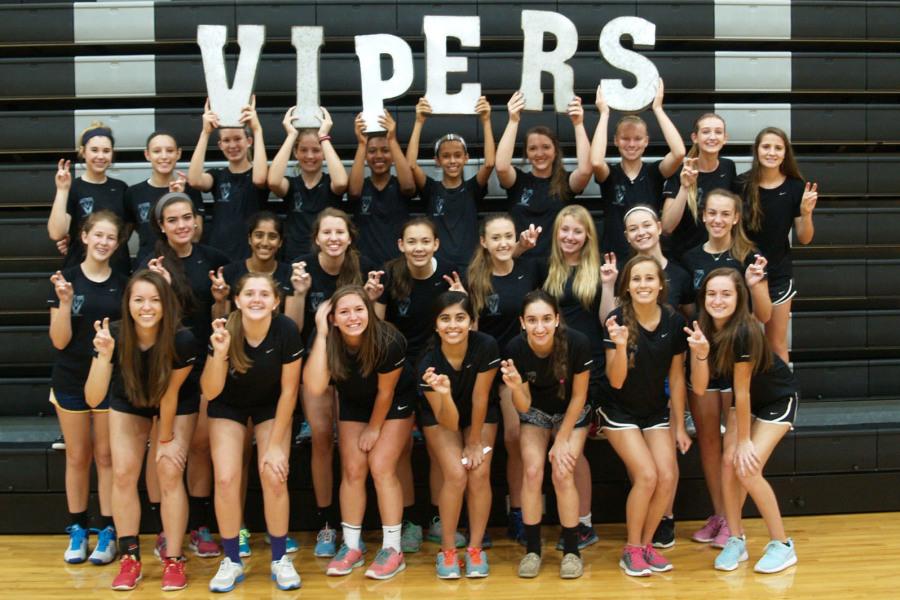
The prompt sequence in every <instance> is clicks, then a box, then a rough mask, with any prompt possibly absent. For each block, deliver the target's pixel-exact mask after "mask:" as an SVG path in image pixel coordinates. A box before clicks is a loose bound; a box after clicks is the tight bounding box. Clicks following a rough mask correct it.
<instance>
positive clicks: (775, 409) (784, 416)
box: [750, 394, 800, 429]
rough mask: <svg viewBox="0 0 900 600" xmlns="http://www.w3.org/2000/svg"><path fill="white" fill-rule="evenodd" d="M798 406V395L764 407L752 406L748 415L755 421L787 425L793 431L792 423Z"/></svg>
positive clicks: (795, 417) (795, 418)
mask: <svg viewBox="0 0 900 600" xmlns="http://www.w3.org/2000/svg"><path fill="white" fill-rule="evenodd" d="M798 404H800V394H793V395H791V396H787V397H785V398H781V399H779V400H776V401H775V402H771V403H769V404H767V405H765V406H759V407H757V406H753V407H751V408H750V414H752V415H753V416H754V417H756V420H757V421H761V422H763V423H774V424H776V425H787V426H789V427H790V428H791V429H793V428H794V422H795V421H796V420H797V405H798Z"/></svg>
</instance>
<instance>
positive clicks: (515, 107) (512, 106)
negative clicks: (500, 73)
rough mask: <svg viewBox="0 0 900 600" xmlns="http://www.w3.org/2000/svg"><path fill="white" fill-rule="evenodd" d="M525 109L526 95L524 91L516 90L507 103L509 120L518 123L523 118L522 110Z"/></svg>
mask: <svg viewBox="0 0 900 600" xmlns="http://www.w3.org/2000/svg"><path fill="white" fill-rule="evenodd" d="M524 108H525V94H523V93H522V90H516V92H515V93H514V94H513V95H512V97H511V98H510V99H509V102H507V103H506V111H507V112H508V113H509V120H510V121H512V122H513V123H518V122H519V119H521V118H522V110H524Z"/></svg>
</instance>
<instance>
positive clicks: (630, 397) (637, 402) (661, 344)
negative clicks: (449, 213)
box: [600, 306, 688, 418]
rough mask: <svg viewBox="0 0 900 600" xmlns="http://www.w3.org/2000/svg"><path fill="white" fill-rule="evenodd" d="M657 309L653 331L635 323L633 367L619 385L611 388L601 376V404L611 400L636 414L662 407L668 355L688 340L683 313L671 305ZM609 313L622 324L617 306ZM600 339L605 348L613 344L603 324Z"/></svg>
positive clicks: (682, 349)
mask: <svg viewBox="0 0 900 600" xmlns="http://www.w3.org/2000/svg"><path fill="white" fill-rule="evenodd" d="M661 310H662V314H661V315H660V319H659V325H658V326H657V327H656V330H655V331H647V330H646V329H644V328H643V327H641V326H640V324H638V331H639V333H640V338H639V339H638V343H637V350H636V352H635V356H634V367H630V368H629V369H628V375H627V376H626V378H625V383H624V384H623V385H622V387H621V389H615V388H613V387H612V385H610V383H609V379H607V378H606V377H605V376H604V377H603V378H602V379H601V382H600V385H601V388H600V403H601V405H602V404H607V403H608V404H612V405H614V406H616V407H618V408H620V409H622V410H624V411H625V412H626V413H628V414H629V415H632V416H635V417H639V418H646V417H649V416H651V415H654V414H657V413H659V412H660V411H662V410H664V409H665V408H666V404H667V402H668V399H667V398H666V389H665V385H666V377H668V376H669V368H670V367H671V365H672V358H673V357H674V356H675V355H677V354H682V353H684V352H686V351H687V349H688V344H687V338H686V337H685V334H684V327H685V320H684V317H682V316H681V315H680V314H678V313H677V312H675V310H674V309H672V308H671V307H667V306H662V307H661ZM610 315H615V316H616V322H617V323H618V324H619V325H624V324H625V321H624V320H623V319H622V309H621V308H616V309H615V310H613V311H612V312H611V313H610ZM603 343H604V344H605V345H606V347H607V348H609V349H615V347H616V345H615V343H613V341H612V340H611V339H610V337H609V332H608V331H607V330H606V327H605V326H604V328H603ZM629 352H630V350H629Z"/></svg>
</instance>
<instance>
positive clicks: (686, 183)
mask: <svg viewBox="0 0 900 600" xmlns="http://www.w3.org/2000/svg"><path fill="white" fill-rule="evenodd" d="M699 161H700V159H699V158H688V157H685V159H684V162H683V163H682V167H681V176H680V179H681V187H685V188H687V187H692V186H695V185H697V174H698V173H699V171H698V170H697V163H698V162H699Z"/></svg>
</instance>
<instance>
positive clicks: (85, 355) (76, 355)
mask: <svg viewBox="0 0 900 600" xmlns="http://www.w3.org/2000/svg"><path fill="white" fill-rule="evenodd" d="M62 274H63V277H65V278H66V281H68V282H69V283H71V284H72V292H73V296H72V316H71V323H72V325H71V327H72V339H70V340H69V343H68V344H67V345H66V347H65V348H63V349H62V350H57V351H56V361H55V362H54V363H53V374H52V378H51V383H50V385H51V386H52V387H53V391H54V392H55V393H56V394H66V395H73V396H83V395H84V382H85V381H86V380H87V376H88V373H89V372H90V370H91V357H93V355H94V334H95V333H96V332H95V331H94V321H103V319H104V317H109V320H110V321H118V320H119V319H120V318H122V294H123V293H124V292H125V286H126V285H128V278H127V277H125V276H124V275H122V274H120V273H116V272H113V273H112V274H111V275H110V276H109V277H108V278H107V279H106V280H105V281H99V282H96V281H91V280H90V279H88V278H87V277H86V276H85V274H84V272H83V271H82V270H81V265H76V266H74V267H70V268H68V269H65V270H63V272H62ZM47 306H48V307H50V308H59V298H58V297H57V296H56V290H55V289H54V288H53V285H52V284H51V287H50V294H49V295H48V296H47Z"/></svg>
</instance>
